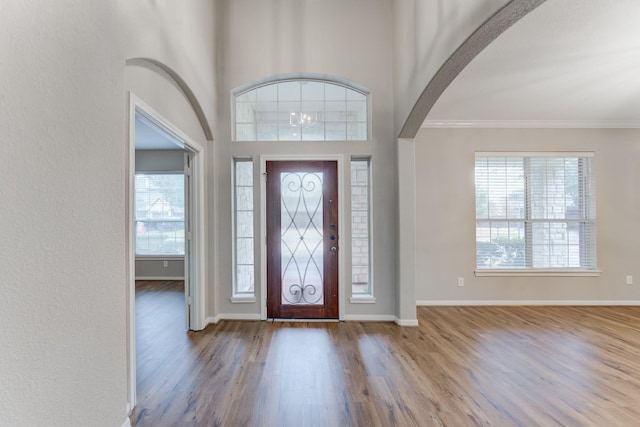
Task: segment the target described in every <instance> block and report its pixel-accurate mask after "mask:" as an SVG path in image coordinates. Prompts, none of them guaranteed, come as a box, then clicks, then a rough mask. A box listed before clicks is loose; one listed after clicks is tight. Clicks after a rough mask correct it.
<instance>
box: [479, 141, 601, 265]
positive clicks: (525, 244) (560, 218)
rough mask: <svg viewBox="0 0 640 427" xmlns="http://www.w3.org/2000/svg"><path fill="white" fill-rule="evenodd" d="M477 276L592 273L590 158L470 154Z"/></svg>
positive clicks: (593, 237)
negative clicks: (484, 272)
mask: <svg viewBox="0 0 640 427" xmlns="http://www.w3.org/2000/svg"><path fill="white" fill-rule="evenodd" d="M475 186H476V259H477V268H478V269H569V270H573V269H576V270H593V269H595V268H596V232H595V230H596V222H595V220H596V213H595V206H596V205H595V181H594V170H593V154H592V153H477V154H476V164H475Z"/></svg>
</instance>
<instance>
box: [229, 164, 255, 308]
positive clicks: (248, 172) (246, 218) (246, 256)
mask: <svg viewBox="0 0 640 427" xmlns="http://www.w3.org/2000/svg"><path fill="white" fill-rule="evenodd" d="M233 206H234V246H235V250H234V268H235V271H234V285H233V286H234V289H233V291H234V292H233V293H234V296H236V297H252V296H253V295H254V290H255V281H254V252H253V237H254V236H253V161H252V160H251V159H235V161H234V204H233Z"/></svg>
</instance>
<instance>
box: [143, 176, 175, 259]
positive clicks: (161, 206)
mask: <svg viewBox="0 0 640 427" xmlns="http://www.w3.org/2000/svg"><path fill="white" fill-rule="evenodd" d="M135 196H136V199H135V205H136V206H135V212H136V213H135V217H136V218H135V221H136V255H139V256H163V255H174V256H182V255H184V243H185V242H184V174H136V177H135Z"/></svg>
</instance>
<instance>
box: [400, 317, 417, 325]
mask: <svg viewBox="0 0 640 427" xmlns="http://www.w3.org/2000/svg"><path fill="white" fill-rule="evenodd" d="M395 322H396V325H398V326H418V319H398V318H396V320H395Z"/></svg>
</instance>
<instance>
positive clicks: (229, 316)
mask: <svg viewBox="0 0 640 427" xmlns="http://www.w3.org/2000/svg"><path fill="white" fill-rule="evenodd" d="M221 320H262V317H261V316H260V314H234V313H227V314H218V315H217V316H212V317H207V318H206V320H205V323H206V324H207V325H215V324H216V323H218V322H219V321H221Z"/></svg>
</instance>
